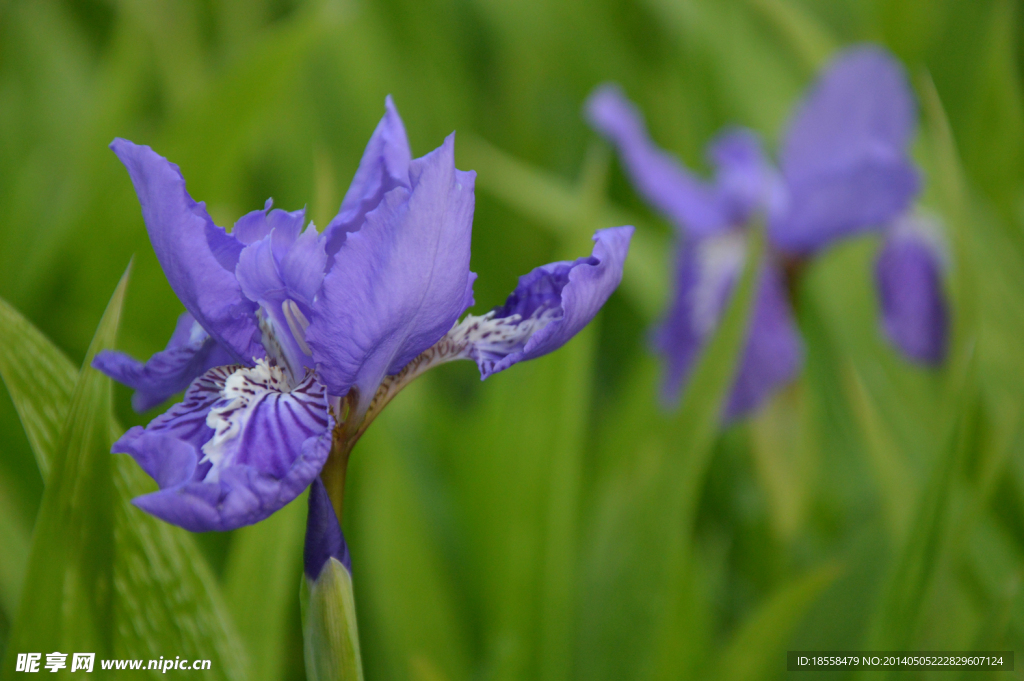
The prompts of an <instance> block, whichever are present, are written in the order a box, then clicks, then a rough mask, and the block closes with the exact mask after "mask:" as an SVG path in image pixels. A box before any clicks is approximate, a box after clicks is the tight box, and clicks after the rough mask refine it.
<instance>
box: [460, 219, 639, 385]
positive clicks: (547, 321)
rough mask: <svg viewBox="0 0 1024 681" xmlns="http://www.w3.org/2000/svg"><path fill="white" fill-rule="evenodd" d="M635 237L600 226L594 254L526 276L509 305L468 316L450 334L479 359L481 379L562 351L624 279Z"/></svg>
mask: <svg viewBox="0 0 1024 681" xmlns="http://www.w3.org/2000/svg"><path fill="white" fill-rule="evenodd" d="M632 236H633V228H632V227H629V226H625V227H613V228H610V229H602V230H599V231H598V232H597V233H596V234H595V235H594V242H595V244H594V250H593V253H592V254H591V255H590V256H589V257H586V258H580V259H578V260H576V261H573V262H554V263H551V264H548V265H543V266H541V267H538V268H536V269H535V270H533V271H532V272H530V273H529V274H526V275H523V276H522V277H520V278H519V285H518V286H517V287H516V290H515V291H513V292H512V294H511V295H510V296H509V297H508V300H506V301H505V304H504V305H502V306H500V307H496V308H495V309H494V310H492V311H491V312H489V313H487V314H486V315H484V316H482V317H476V316H473V315H469V316H467V317H466V319H464V320H463V321H462V322H461V323H460V324H459V325H458V326H456V327H455V328H454V329H452V331H451V332H450V333H449V334H448V337H447V338H448V339H450V341H451V342H452V344H453V346H454V347H456V348H459V349H460V352H461V354H462V356H464V357H467V358H469V359H472V360H474V361H475V362H476V363H477V366H478V367H479V369H480V377H481V378H482V379H483V378H487V377H488V376H490V375H491V374H495V373H498V372H499V371H504V370H505V369H507V368H509V367H510V366H512V365H513V364H516V363H517V362H522V361H523V360H528V359H535V358H537V357H540V356H542V355H546V354H548V353H549V352H553V351H554V350H557V349H558V348H560V347H562V346H563V345H565V344H566V343H567V342H568V341H569V339H571V338H572V337H573V336H575V335H576V334H577V333H579V332H580V331H581V330H582V329H583V327H584V326H586V325H587V324H589V323H590V321H591V320H592V319H593V318H594V316H595V315H596V314H597V313H598V311H599V310H600V309H601V307H602V306H603V305H604V303H605V301H607V300H608V297H609V296H610V295H611V294H612V292H613V291H614V290H615V289H616V287H618V285H619V282H620V281H622V267H623V265H624V263H625V261H626V254H627V253H628V252H629V242H630V239H631V238H632Z"/></svg>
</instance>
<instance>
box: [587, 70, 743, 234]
mask: <svg viewBox="0 0 1024 681" xmlns="http://www.w3.org/2000/svg"><path fill="white" fill-rule="evenodd" d="M586 114H587V118H588V119H589V121H590V124H591V125H593V126H594V128H596V129H597V130H598V132H600V133H601V134H602V135H604V136H605V137H607V138H608V140H609V141H610V142H611V143H612V144H614V145H615V147H616V148H617V149H618V150H619V153H620V154H621V156H622V161H623V164H624V166H625V170H626V173H627V174H628V175H629V176H630V179H631V180H632V181H633V184H634V185H635V186H636V188H637V190H638V191H639V192H640V193H641V194H643V196H644V198H646V199H647V200H648V201H650V202H651V204H652V205H653V206H654V207H655V208H657V209H658V210H659V211H660V212H661V213H662V214H664V215H665V217H666V218H667V219H669V220H670V221H671V222H672V223H673V224H675V225H676V226H677V227H679V228H680V229H682V230H685V231H686V232H687V233H689V234H690V235H691V236H705V235H708V234H712V233H714V232H717V231H719V230H720V229H722V228H724V227H726V226H727V225H728V223H729V215H728V212H727V209H726V207H725V206H723V205H722V204H721V202H720V201H719V199H718V196H717V194H716V192H715V190H714V188H713V187H712V186H711V185H709V184H708V183H706V182H702V181H701V180H699V179H698V178H696V177H695V176H694V175H693V174H692V173H690V171H689V170H687V169H686V168H685V167H684V166H683V164H682V163H680V162H679V160H678V159H677V158H675V157H674V156H672V155H671V154H669V153H667V152H665V151H663V150H661V149H659V148H658V147H657V146H655V144H654V142H652V141H651V139H650V137H649V136H648V135H647V130H646V128H645V126H644V122H643V117H642V116H641V114H640V112H639V111H638V110H637V108H636V107H635V106H634V105H633V103H632V102H630V101H629V100H628V99H626V97H625V95H624V94H623V93H622V91H621V90H620V89H619V88H618V86H615V85H603V86H601V87H600V88H598V89H597V90H596V91H595V92H594V94H592V95H591V96H590V98H589V99H588V100H587V103H586Z"/></svg>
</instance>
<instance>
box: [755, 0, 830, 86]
mask: <svg viewBox="0 0 1024 681" xmlns="http://www.w3.org/2000/svg"><path fill="white" fill-rule="evenodd" d="M747 1H748V2H749V3H750V4H751V6H752V7H753V8H754V9H755V10H756V11H757V12H758V13H760V14H761V16H763V17H764V18H765V19H767V20H768V22H769V23H770V24H771V25H772V27H773V28H775V30H776V31H777V32H778V33H779V34H780V35H781V37H782V38H783V40H784V42H785V44H786V46H787V47H789V49H790V51H792V52H793V54H794V56H796V57H797V59H798V60H799V61H800V64H801V66H803V67H804V69H805V70H806V72H807V74H808V75H810V74H814V73H817V71H818V69H819V68H820V67H821V65H822V63H823V62H824V61H825V60H826V59H827V58H828V57H829V55H831V54H832V53H833V52H834V51H835V50H836V48H837V47H838V45H837V41H836V38H835V36H833V35H832V34H831V33H830V32H829V30H828V28H827V27H826V26H824V25H823V24H822V23H820V22H819V21H818V20H817V19H816V18H815V17H814V16H813V15H811V14H810V13H809V12H808V11H806V10H805V9H803V6H802V5H801V4H799V3H796V2H790V1H789V0H747Z"/></svg>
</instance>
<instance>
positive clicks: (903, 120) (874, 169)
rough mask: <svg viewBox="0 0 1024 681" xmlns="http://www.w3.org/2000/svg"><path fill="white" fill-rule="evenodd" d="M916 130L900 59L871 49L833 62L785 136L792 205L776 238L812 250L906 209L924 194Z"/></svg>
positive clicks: (778, 221)
mask: <svg viewBox="0 0 1024 681" xmlns="http://www.w3.org/2000/svg"><path fill="white" fill-rule="evenodd" d="M913 128H914V100H913V95H912V93H911V91H910V87H909V85H908V84H907V80H906V76H905V75H904V73H903V69H902V68H901V67H900V65H899V63H898V62H897V61H896V60H895V59H894V58H893V57H891V56H890V55H889V54H888V53H886V52H884V51H883V50H881V49H879V48H876V47H870V46H865V47H860V48H855V49H851V50H847V51H846V52H844V53H843V54H842V55H841V56H840V57H838V58H837V59H835V60H834V61H832V62H831V64H830V65H829V66H828V68H827V69H826V70H825V72H824V74H822V76H821V77H820V78H819V79H818V82H817V83H816V84H815V86H814V87H813V89H812V90H811V92H810V94H809V95H808V96H807V98H806V99H805V100H804V101H803V103H802V104H801V105H800V107H799V108H798V110H797V112H796V114H795V115H794V116H793V118H792V120H791V121H790V124H789V129H788V131H787V133H786V137H785V141H784V143H783V147H782V152H781V154H780V162H781V167H782V174H783V177H784V178H785V183H786V186H787V189H788V196H787V203H788V205H787V210H786V211H785V212H784V213H783V214H781V215H779V216H777V217H776V218H775V219H773V220H772V222H771V223H770V224H769V234H770V236H771V237H772V239H773V241H774V242H775V243H776V244H777V245H779V246H781V247H783V248H785V249H787V250H790V251H792V252H797V253H800V252H808V251H813V250H816V249H819V248H821V247H823V246H825V245H827V244H828V243H829V242H831V241H833V240H835V239H837V238H841V237H843V236H847V235H850V234H853V233H856V232H859V231H863V230H864V229H868V228H870V227H881V226H882V225H883V224H884V223H886V222H888V221H889V220H891V219H893V218H894V217H896V216H897V215H898V214H899V213H901V212H902V211H903V210H905V209H906V208H907V206H908V205H909V204H910V202H911V200H912V199H913V197H914V195H915V194H916V193H917V191H918V178H917V173H916V171H915V170H914V166H913V164H912V163H911V160H910V157H909V155H908V145H909V142H910V137H911V135H912V133H913Z"/></svg>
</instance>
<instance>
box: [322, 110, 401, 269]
mask: <svg viewBox="0 0 1024 681" xmlns="http://www.w3.org/2000/svg"><path fill="white" fill-rule="evenodd" d="M384 108H385V112H384V117H383V118H381V120H380V123H378V124H377V128H376V129H375V130H374V131H373V135H372V136H371V137H370V141H369V142H368V143H367V145H366V150H365V151H364V152H363V158H362V160H360V161H359V168H358V169H357V170H356V174H355V177H354V178H353V179H352V184H351V185H349V188H348V192H346V193H345V198H344V199H343V200H342V202H341V208H340V209H339V210H338V214H337V215H336V216H335V217H334V219H333V220H331V221H330V223H328V225H327V228H326V229H325V230H324V241H325V243H326V250H327V255H328V257H329V258H330V260H331V261H332V262H333V260H334V254H335V253H337V252H338V250H339V249H340V248H341V245H342V244H343V243H345V238H346V236H347V234H348V233H349V232H353V231H355V230H357V229H359V228H360V227H361V226H362V225H363V221H364V220H365V219H366V214H367V213H369V212H370V211H371V210H373V209H374V208H376V207H377V205H378V204H379V203H380V202H381V200H382V199H383V198H384V195H385V194H387V193H388V192H389V191H391V190H392V189H394V188H395V187H406V188H408V187H409V164H410V163H411V162H412V153H411V152H410V150H409V140H408V138H407V137H406V135H405V125H404V124H403V123H402V118H401V117H400V116H399V115H398V110H397V109H396V108H395V103H394V102H393V101H391V95H388V96H387V98H386V99H385V100H384Z"/></svg>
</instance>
